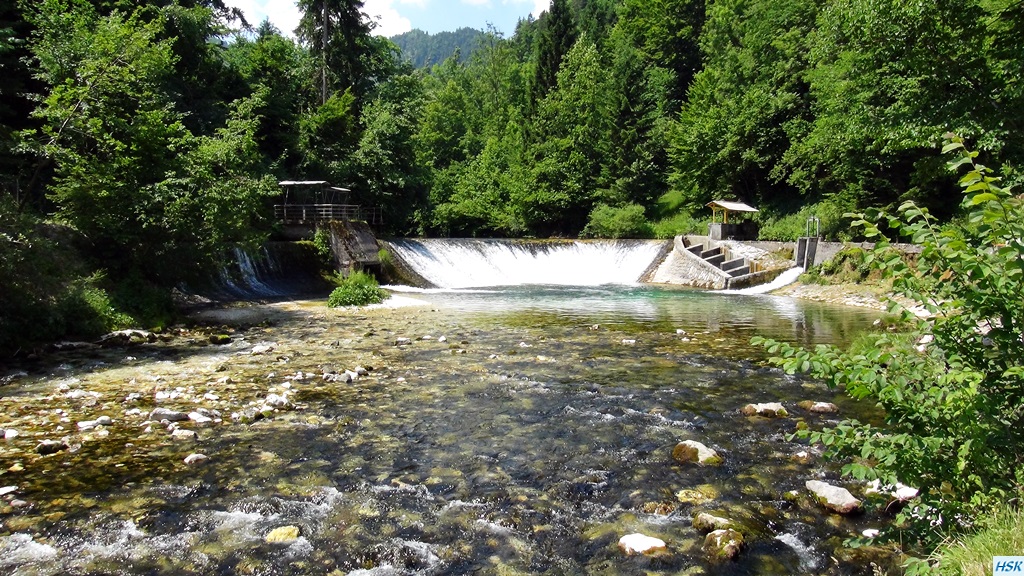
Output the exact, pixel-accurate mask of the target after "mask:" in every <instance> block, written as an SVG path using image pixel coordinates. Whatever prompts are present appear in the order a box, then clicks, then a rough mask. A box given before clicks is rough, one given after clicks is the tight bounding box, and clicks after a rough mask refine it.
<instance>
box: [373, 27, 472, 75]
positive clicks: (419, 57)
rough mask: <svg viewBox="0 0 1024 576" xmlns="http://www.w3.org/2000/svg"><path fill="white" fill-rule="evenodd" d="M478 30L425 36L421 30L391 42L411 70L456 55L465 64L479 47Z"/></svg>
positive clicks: (394, 37) (462, 30)
mask: <svg viewBox="0 0 1024 576" xmlns="http://www.w3.org/2000/svg"><path fill="white" fill-rule="evenodd" d="M483 35H484V33H483V32H481V31H480V30H474V29H473V28H459V29H458V30H456V31H454V32H438V33H437V34H427V33H426V32H424V31H423V30H418V29H416V30H410V31H408V32H404V33H402V34H399V35H397V36H392V37H391V41H392V42H394V43H395V45H396V46H398V49H399V50H401V52H402V58H403V59H404V60H406V61H408V62H409V63H410V64H412V66H413V68H430V67H432V66H434V65H436V64H440V63H442V62H444V61H445V60H447V59H448V58H450V57H451V56H452V55H453V54H458V59H459V62H460V63H461V62H466V61H467V60H469V57H470V56H471V55H472V54H473V51H474V50H476V49H477V47H479V46H480V41H481V37H482V36H483Z"/></svg>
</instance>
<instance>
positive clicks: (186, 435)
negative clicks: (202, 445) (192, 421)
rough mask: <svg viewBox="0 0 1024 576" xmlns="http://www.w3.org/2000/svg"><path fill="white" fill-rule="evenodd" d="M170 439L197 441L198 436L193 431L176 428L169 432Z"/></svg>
mask: <svg viewBox="0 0 1024 576" xmlns="http://www.w3.org/2000/svg"><path fill="white" fill-rule="evenodd" d="M171 438H174V439H175V440H199V434H198V433H197V432H196V431H195V430H186V429H185V428H178V429H176V430H174V431H173V432H171Z"/></svg>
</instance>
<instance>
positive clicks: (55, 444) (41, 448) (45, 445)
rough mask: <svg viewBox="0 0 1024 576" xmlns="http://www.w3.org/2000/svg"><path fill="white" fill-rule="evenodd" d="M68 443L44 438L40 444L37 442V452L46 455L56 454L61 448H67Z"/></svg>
mask: <svg viewBox="0 0 1024 576" xmlns="http://www.w3.org/2000/svg"><path fill="white" fill-rule="evenodd" d="M67 449H68V445H67V443H66V442H64V441H63V440H43V441H42V442H40V443H39V444H36V452H38V453H39V454H42V455H43V456H46V455H48V454H56V453H57V452H60V451H61V450H67Z"/></svg>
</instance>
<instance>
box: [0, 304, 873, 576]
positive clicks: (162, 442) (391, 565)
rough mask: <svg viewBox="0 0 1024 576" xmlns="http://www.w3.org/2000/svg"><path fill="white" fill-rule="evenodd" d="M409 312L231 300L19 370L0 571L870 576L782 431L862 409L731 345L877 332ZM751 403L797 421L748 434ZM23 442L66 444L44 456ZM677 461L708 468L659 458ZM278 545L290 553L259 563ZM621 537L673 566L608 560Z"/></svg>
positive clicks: (862, 319) (747, 322) (780, 313)
mask: <svg viewBox="0 0 1024 576" xmlns="http://www.w3.org/2000/svg"><path fill="white" fill-rule="evenodd" d="M409 296H410V295H408V294H403V295H401V297H402V298H408V297H409ZM411 296H413V297H415V298H418V299H420V300H423V301H425V302H427V305H422V306H416V307H407V308H394V309H390V308H382V309H374V310H329V309H327V308H325V306H324V301H322V300H317V301H299V302H279V303H273V304H262V305H248V306H237V307H233V308H228V309H222V310H215V311H210V312H207V313H206V314H205V315H204V316H203V318H204V321H205V322H206V323H207V326H206V327H197V328H191V329H178V330H172V331H169V333H168V334H166V335H163V337H162V339H161V340H158V341H156V342H153V343H145V344H140V345H134V346H118V347H103V348H88V349H80V350H73V351H64V352H50V353H48V354H47V355H45V356H44V357H43V358H41V359H40V360H37V361H35V362H32V363H27V364H24V365H21V366H16V367H12V368H11V370H12V371H11V372H9V374H10V375H11V376H12V377H9V378H8V382H7V383H6V384H4V385H3V386H2V387H0V394H2V398H0V428H3V429H5V430H7V431H8V433H7V436H8V438H7V439H6V440H0V486H6V487H8V488H6V489H4V488H0V492H4V494H3V496H2V498H3V500H2V501H0V506H2V508H0V522H2V525H0V572H3V573H13V574H26V575H28V574H268V575H269V574H648V573H652V574H861V573H863V574H871V573H872V567H871V565H870V564H869V559H865V557H863V556H861V555H857V554H851V553H848V551H844V549H843V546H842V542H843V540H844V539H846V538H849V537H851V536H855V535H857V534H859V533H860V532H861V531H863V530H864V529H866V528H870V527H878V526H880V525H881V524H883V523H885V522H886V521H887V520H886V517H885V516H884V515H880V514H878V513H874V512H868V513H866V514H864V515H861V516H856V517H841V516H837V515H833V514H829V513H827V512H825V511H824V510H822V509H820V508H819V507H818V506H817V505H816V504H814V503H813V502H812V501H811V500H810V498H809V497H808V495H807V494H806V491H805V490H804V488H803V486H804V482H805V481H806V480H809V479H822V478H826V479H832V480H835V479H836V478H837V475H836V473H835V470H836V468H835V466H834V465H832V464H828V463H825V462H822V461H821V459H820V457H818V454H817V452H816V450H815V449H814V448H813V447H808V446H806V445H802V444H800V443H798V442H796V441H789V440H788V439H787V435H788V434H789V433H791V432H793V431H794V430H795V428H796V426H797V424H798V423H799V422H807V424H808V425H810V426H811V427H818V426H821V425H822V424H823V423H827V422H835V421H836V420H837V419H838V418H841V417H850V416H855V417H859V418H865V419H872V418H875V417H877V414H873V413H872V411H871V410H870V409H869V407H861V406H858V405H857V404H855V403H852V402H850V401H848V400H847V399H845V398H844V397H843V396H842V395H841V394H838V393H834V392H829V391H827V390H826V389H825V388H824V386H823V385H822V384H821V383H819V382H814V381H806V380H803V379H801V378H799V377H792V376H787V375H785V374H783V373H782V372H780V371H779V370H777V369H773V368H769V367H766V366H764V365H763V363H762V361H763V359H764V357H765V354H764V352H763V351H761V350H760V349H758V348H754V347H752V346H751V345H750V344H749V339H750V337H751V336H754V335H764V336H770V337H774V338H779V339H785V340H788V341H792V342H798V343H802V344H808V345H809V344H815V343H836V344H843V343H844V342H847V341H848V340H849V339H850V338H851V337H852V336H854V335H855V334H857V333H858V332H860V331H863V330H865V329H866V328H867V327H869V326H870V324H871V322H872V321H873V320H874V319H875V317H876V315H875V313H871V312H866V311H863V310H860V309H853V308H844V307H834V306H832V307H830V306H824V305H820V304H815V303H804V302H799V301H796V300H791V299H786V298H778V297H772V296H742V295H721V294H709V293H704V292H699V291H687V290H662V289H656V288H649V287H643V288H639V287H635V288H623V287H617V288H608V287H591V288H579V289H572V288H543V287H535V288H529V289H526V288H511V289H500V288H498V289H488V290H481V291H461V292H422V293H417V294H413V295H411ZM216 334H226V335H228V336H230V338H231V340H230V343H228V344H222V345H214V344H210V343H209V342H210V335H216ZM400 339H408V341H405V340H400ZM396 342H399V344H396ZM357 367H361V368H365V369H366V373H365V374H362V375H359V376H357V377H356V378H355V380H354V381H352V382H346V381H344V380H345V378H344V377H337V376H332V375H334V374H339V373H344V372H345V371H346V370H356V368H357ZM360 372H362V370H360ZM325 374H328V376H327V379H325V376H324V375H325ZM801 400H824V401H832V402H835V403H837V404H838V405H839V407H840V413H839V414H838V415H819V414H812V413H810V412H806V411H804V410H802V409H800V408H798V407H797V406H796V404H797V402H799V401H801ZM769 401H781V402H782V403H783V404H784V405H785V406H786V407H787V409H788V410H789V416H788V417H786V418H776V419H767V418H760V417H746V416H743V415H742V414H741V413H740V408H742V406H743V405H744V404H746V403H748V402H769ZM155 408H166V409H169V410H173V411H178V412H182V413H193V415H194V417H193V419H192V420H183V421H180V422H173V423H168V422H166V421H165V422H162V423H161V422H159V421H156V420H158V419H159V416H154V417H153V419H151V418H150V416H151V412H152V411H153V410H154V409H155ZM101 416H107V417H109V419H110V421H109V422H107V421H105V420H104V423H101V424H98V425H97V424H96V423H95V421H96V420H97V419H98V418H100V417H101ZM199 416H201V418H200V417H199ZM204 418H206V419H209V421H205V422H204V421H203V420H204ZM197 420H198V421H197ZM81 422H85V423H86V424H85V426H82V425H81V424H80V423H81ZM175 429H176V430H177V432H178V434H177V435H174V433H173V432H174V431H175ZM12 430H13V431H14V433H13V434H11V433H10V431H12ZM183 430H191V431H194V432H196V433H197V435H198V437H197V438H188V437H185V436H184V435H183V434H182V433H181V431H183ZM43 440H55V441H58V443H60V448H59V449H58V450H57V451H56V452H55V453H53V454H48V455H41V454H39V453H38V451H37V445H38V444H39V443H40V442H41V441H43ZM682 440H697V441H700V442H702V443H704V444H706V445H708V446H710V447H712V448H714V449H715V450H717V451H718V452H719V454H721V455H722V456H723V458H724V463H723V464H722V465H721V466H717V467H712V466H697V465H693V464H681V463H678V462H676V461H675V460H673V458H672V455H671V454H672V449H673V447H674V446H675V445H676V444H677V443H678V442H680V441H682ZM802 451H805V452H807V453H808V454H807V455H806V457H797V456H796V454H797V453H799V452H802ZM192 454H202V455H205V456H206V457H207V459H206V460H205V461H203V462H200V463H192V464H186V463H185V459H186V457H188V456H190V455H192ZM852 488H853V489H854V490H855V492H856V487H852ZM790 491H796V493H795V494H790V495H787V494H786V493H787V492H790ZM698 511H709V512H714V513H717V514H718V515H725V516H728V517H730V518H732V519H734V520H735V521H737V522H739V523H740V524H741V525H742V527H743V528H742V531H743V532H744V536H745V537H746V540H747V543H748V545H747V548H746V549H745V550H744V551H743V552H741V554H740V556H739V557H738V559H737V560H735V561H731V562H726V563H711V562H709V561H708V560H707V559H706V557H705V555H704V553H703V552H702V551H701V544H702V543H703V540H704V536H703V534H702V533H700V532H698V531H697V530H695V529H694V528H693V527H691V518H692V516H693V515H694V514H695V513H696V512H698ZM282 527H295V528H297V529H298V535H297V537H295V534H294V533H293V534H292V535H291V537H289V538H286V539H285V541H284V542H268V541H267V539H266V538H267V536H268V534H270V533H271V532H272V531H274V530H275V529H277V528H282ZM634 532H640V533H643V534H647V535H649V536H654V537H658V538H661V539H662V540H664V541H665V542H666V543H667V550H666V551H665V552H663V553H660V554H656V555H653V556H626V555H624V554H623V553H622V552H621V551H620V550H619V549H618V547H617V542H618V540H619V538H620V537H622V536H623V535H626V534H630V533H634Z"/></svg>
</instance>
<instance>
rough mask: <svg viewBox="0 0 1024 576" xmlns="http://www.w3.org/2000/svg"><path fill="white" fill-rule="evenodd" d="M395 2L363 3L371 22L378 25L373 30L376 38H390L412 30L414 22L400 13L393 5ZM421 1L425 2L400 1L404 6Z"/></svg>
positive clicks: (373, 1) (389, 0)
mask: <svg viewBox="0 0 1024 576" xmlns="http://www.w3.org/2000/svg"><path fill="white" fill-rule="evenodd" d="M393 1H394V0H365V2H364V3H363V12H365V13H366V15H367V16H369V17H370V20H373V21H374V22H376V23H377V27H376V28H374V29H373V34H374V35H375V36H388V37H390V36H395V35H396V34H401V33H403V32H408V31H409V30H412V22H410V21H409V19H408V18H406V17H405V16H402V15H401V14H399V13H398V10H396V9H395V8H394V7H393V6H392V5H391V3H392V2H393ZM419 1H424V0H411V1H410V0H399V2H400V3H403V4H416V3H417V2H419ZM424 5H425V3H424Z"/></svg>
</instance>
